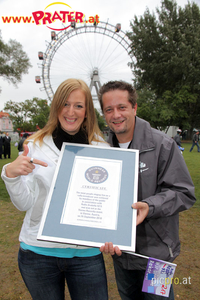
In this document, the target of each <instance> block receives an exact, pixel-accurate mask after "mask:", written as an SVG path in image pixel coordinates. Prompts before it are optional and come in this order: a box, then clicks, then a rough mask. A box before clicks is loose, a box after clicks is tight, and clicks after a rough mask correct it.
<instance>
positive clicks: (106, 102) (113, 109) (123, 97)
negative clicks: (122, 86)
mask: <svg viewBox="0 0 200 300" xmlns="http://www.w3.org/2000/svg"><path fill="white" fill-rule="evenodd" d="M102 102H103V113H104V115H105V119H106V122H107V124H108V126H109V127H110V129H111V130H112V131H113V132H114V133H115V134H116V136H117V139H118V141H119V142H120V143H126V142H129V141H131V140H132V138H133V132H134V127H135V116H136V111H137V104H136V105H135V107H134V108H133V107H132V104H131V103H130V102H129V101H128V91H121V90H114V91H112V90H111V91H109V92H107V93H105V94H103V97H102Z"/></svg>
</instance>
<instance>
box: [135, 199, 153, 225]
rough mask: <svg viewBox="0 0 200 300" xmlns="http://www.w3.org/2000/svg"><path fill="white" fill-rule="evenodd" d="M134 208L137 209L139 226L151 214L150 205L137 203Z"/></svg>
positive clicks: (137, 223)
mask: <svg viewBox="0 0 200 300" xmlns="http://www.w3.org/2000/svg"><path fill="white" fill-rule="evenodd" d="M132 208H134V209H137V221H136V225H139V224H140V223H142V222H143V221H144V219H145V218H146V216H147V215H148V213H149V205H148V204H147V203H146V202H136V203H134V204H133V205H132Z"/></svg>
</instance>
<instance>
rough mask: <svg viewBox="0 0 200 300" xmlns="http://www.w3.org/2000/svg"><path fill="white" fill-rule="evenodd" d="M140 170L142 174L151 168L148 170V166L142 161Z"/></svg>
mask: <svg viewBox="0 0 200 300" xmlns="http://www.w3.org/2000/svg"><path fill="white" fill-rule="evenodd" d="M139 168H140V173H142V172H145V171H147V170H149V168H146V164H145V163H144V162H142V161H140V163H139Z"/></svg>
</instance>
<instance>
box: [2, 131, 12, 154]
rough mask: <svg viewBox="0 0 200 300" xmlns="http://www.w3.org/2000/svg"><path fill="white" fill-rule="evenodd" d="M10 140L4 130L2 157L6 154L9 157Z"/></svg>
mask: <svg viewBox="0 0 200 300" xmlns="http://www.w3.org/2000/svg"><path fill="white" fill-rule="evenodd" d="M10 142H11V137H10V136H9V134H8V132H6V135H5V136H4V138H3V145H4V158H6V157H7V156H8V158H10Z"/></svg>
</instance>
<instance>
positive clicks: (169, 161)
mask: <svg viewBox="0 0 200 300" xmlns="http://www.w3.org/2000/svg"><path fill="white" fill-rule="evenodd" d="M99 101H100V105H101V109H102V111H103V113H104V116H105V119H106V122H107V124H108V126H109V127H110V129H111V131H110V133H109V137H108V142H109V143H110V145H111V146H113V147H120V148H128V149H138V150H139V180H138V202H137V203H134V204H133V205H132V208H134V209H137V228H136V253H137V254H141V255H144V256H146V257H154V258H157V259H161V260H164V261H169V262H173V261H174V259H175V258H176V257H177V256H178V255H179V253H180V241H179V226H178V224H179V213H180V212H181V211H183V210H186V209H189V208H190V207H191V206H192V205H193V204H194V203H195V200H196V199H195V194H194V185H193V182H192V179H191V177H190V174H189V171H188V169H187V166H186V164H185V161H184V159H183V156H182V155H181V153H180V151H179V149H178V147H177V145H176V143H175V141H174V140H173V139H172V138H170V137H168V136H167V135H166V134H164V133H162V132H161V131H159V130H156V129H154V128H152V127H151V126H150V124H149V123H148V122H146V121H145V120H143V119H140V118H139V117H137V116H136V112H137V93H136V90H135V89H134V88H133V86H132V85H131V84H129V83H126V82H124V81H110V82H108V83H106V84H104V85H103V86H102V87H101V88H100V91H99ZM133 171H134V170H133ZM130 209H131V207H130ZM100 250H101V251H102V252H104V253H106V254H108V253H110V254H111V255H112V257H113V262H114V268H115V276H116V281H117V286H118V291H119V294H120V296H121V298H122V299H123V300H150V299H151V300H158V299H159V300H163V297H162V296H158V295H153V294H149V293H144V292H142V285H143V280H144V275H145V270H146V267H147V262H148V260H147V259H146V258H142V257H140V256H135V255H131V254H128V253H125V252H122V251H121V250H120V249H119V247H118V246H117V245H115V246H113V244H112V242H110V241H108V242H106V243H105V244H104V245H102V247H101V248H100ZM165 299H169V300H173V299H174V293H173V286H171V289H170V294H169V297H165Z"/></svg>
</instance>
